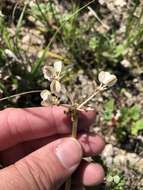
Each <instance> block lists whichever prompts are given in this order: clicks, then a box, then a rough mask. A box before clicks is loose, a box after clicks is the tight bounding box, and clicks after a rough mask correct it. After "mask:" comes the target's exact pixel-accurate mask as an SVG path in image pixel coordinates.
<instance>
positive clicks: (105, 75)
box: [98, 71, 117, 86]
mask: <svg viewBox="0 0 143 190" xmlns="http://www.w3.org/2000/svg"><path fill="white" fill-rule="evenodd" d="M98 80H99V82H100V83H101V84H104V85H106V86H113V85H114V84H115V83H116V82H117V77H116V76H115V75H112V74H110V73H109V72H105V71H101V72H100V73H99V75H98Z"/></svg>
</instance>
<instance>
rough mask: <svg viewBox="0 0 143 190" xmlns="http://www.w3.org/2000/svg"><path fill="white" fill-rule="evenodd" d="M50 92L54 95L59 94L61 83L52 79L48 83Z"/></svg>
mask: <svg viewBox="0 0 143 190" xmlns="http://www.w3.org/2000/svg"><path fill="white" fill-rule="evenodd" d="M50 89H51V92H52V93H54V94H55V95H57V96H58V95H59V93H60V91H61V84H60V82H59V81H58V80H53V81H52V82H51V85H50Z"/></svg>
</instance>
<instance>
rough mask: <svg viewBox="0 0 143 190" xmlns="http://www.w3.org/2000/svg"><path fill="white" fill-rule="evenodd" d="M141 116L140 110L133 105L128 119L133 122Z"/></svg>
mask: <svg viewBox="0 0 143 190" xmlns="http://www.w3.org/2000/svg"><path fill="white" fill-rule="evenodd" d="M140 114H141V108H140V106H139V105H137V104H136V105H134V106H133V107H132V108H130V110H129V117H131V119H133V120H134V121H137V120H138V119H139V118H140Z"/></svg>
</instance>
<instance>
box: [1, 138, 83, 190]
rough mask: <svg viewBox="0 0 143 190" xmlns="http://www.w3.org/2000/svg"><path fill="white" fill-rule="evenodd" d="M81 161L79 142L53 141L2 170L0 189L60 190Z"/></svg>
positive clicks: (70, 140) (73, 140) (67, 139)
mask: <svg viewBox="0 0 143 190" xmlns="http://www.w3.org/2000/svg"><path fill="white" fill-rule="evenodd" d="M81 158H82V149H81V146H80V144H79V143H78V141H77V140H75V139H73V138H64V139H60V140H57V141H54V142H52V143H50V144H48V145H46V146H44V147H42V148H40V149H38V150H37V151H35V152H33V153H32V154H30V155H28V156H27V157H25V158H23V159H21V160H19V161H18V162H16V163H15V164H14V165H11V166H9V167H7V168H5V169H3V170H1V171H0V187H1V188H0V189H1V190H5V189H9V190H15V189H19V190H25V189H27V190H53V189H54V190H57V189H58V188H59V187H60V186H61V185H62V184H63V183H64V182H65V181H66V179H67V178H68V177H69V176H70V175H71V174H72V173H73V172H74V171H75V169H76V168H77V166H78V165H79V164H80V161H81Z"/></svg>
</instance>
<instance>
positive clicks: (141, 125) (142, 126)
mask: <svg viewBox="0 0 143 190" xmlns="http://www.w3.org/2000/svg"><path fill="white" fill-rule="evenodd" d="M140 130H143V119H140V120H138V121H137V122H135V123H134V124H133V125H132V127H131V134H132V135H135V136H137V135H138V132H139V131H140Z"/></svg>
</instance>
